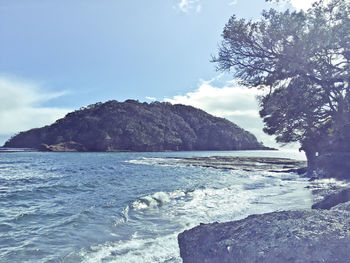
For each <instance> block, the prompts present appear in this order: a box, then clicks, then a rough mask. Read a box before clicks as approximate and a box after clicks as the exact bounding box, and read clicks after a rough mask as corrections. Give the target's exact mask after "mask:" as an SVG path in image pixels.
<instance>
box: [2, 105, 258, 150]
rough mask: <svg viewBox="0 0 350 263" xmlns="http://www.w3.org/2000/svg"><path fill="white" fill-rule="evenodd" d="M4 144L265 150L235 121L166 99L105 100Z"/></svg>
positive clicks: (49, 147) (60, 147)
mask: <svg viewBox="0 0 350 263" xmlns="http://www.w3.org/2000/svg"><path fill="white" fill-rule="evenodd" d="M4 147H14V148H18V147H20V148H35V149H39V150H48V151H180V150H181V151H188V150H252V149H265V147H264V146H263V145H262V144H261V143H259V142H258V141H257V139H256V138H255V136H254V135H253V134H251V133H249V132H247V131H245V130H243V129H242V128H240V127H238V126H237V125H236V124H234V123H232V122H230V121H228V120H226V119H223V118H217V117H214V116H212V115H210V114H208V113H206V112H204V111H202V110H200V109H196V108H194V107H190V106H184V105H179V104H178V105H172V104H170V103H160V102H153V103H150V104H148V103H139V102H138V101H134V100H127V101H125V102H117V101H108V102H106V103H96V104H93V105H90V106H87V107H84V108H81V109H80V110H77V111H74V112H71V113H69V114H67V115H66V116H65V117H64V118H62V119H59V120H57V121H56V122H55V123H54V124H52V125H50V126H45V127H43V128H37V129H32V130H29V131H25V132H21V133H19V134H18V135H16V136H14V137H12V138H11V139H10V140H9V141H7V142H6V143H5V145H4Z"/></svg>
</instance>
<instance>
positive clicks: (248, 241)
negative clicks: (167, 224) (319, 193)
mask: <svg viewBox="0 0 350 263" xmlns="http://www.w3.org/2000/svg"><path fill="white" fill-rule="evenodd" d="M349 224H350V212H348V211H343V210H332V211H328V210H309V211H282V212H274V213H268V214H262V215H251V216H249V217H247V218H246V219H243V220H239V221H234V222H228V223H213V224H201V225H200V226H198V227H195V228H193V229H190V230H187V231H185V232H183V233H181V234H179V236H178V241H179V246H180V254H181V257H182V259H183V262H184V263H197V262H198V263H234V262H237V263H245V262H246V263H248V262H249V263H282V262H283V263H284V262H298V263H310V262H315V263H316V262H333V263H337V262H339V263H344V262H350V259H349V251H350V228H349Z"/></svg>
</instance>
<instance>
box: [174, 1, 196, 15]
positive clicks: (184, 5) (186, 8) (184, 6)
mask: <svg viewBox="0 0 350 263" xmlns="http://www.w3.org/2000/svg"><path fill="white" fill-rule="evenodd" d="M178 8H179V9H180V10H181V11H182V12H184V13H188V12H190V11H195V12H197V13H198V12H200V11H201V8H202V7H201V4H200V0H180V2H179V3H178Z"/></svg>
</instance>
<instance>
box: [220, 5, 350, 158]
mask: <svg viewBox="0 0 350 263" xmlns="http://www.w3.org/2000/svg"><path fill="white" fill-rule="evenodd" d="M222 37H223V40H222V43H221V46H220V48H219V53H218V56H217V57H214V58H213V62H215V63H217V69H218V70H220V71H228V72H231V73H233V75H234V76H235V77H236V78H238V79H239V80H240V82H241V84H243V85H245V86H247V87H260V88H262V89H265V90H266V93H265V95H263V96H262V97H261V98H260V106H261V111H260V115H261V117H262V118H263V120H264V123H265V129H264V131H265V132H267V133H268V134H270V135H275V136H276V140H277V141H278V142H282V143H288V142H294V141H299V142H301V144H302V147H303V149H304V150H306V151H312V152H315V151H319V150H320V149H317V147H316V148H315V143H314V142H315V140H321V139H322V143H323V144H322V143H319V145H322V146H324V145H325V144H327V147H328V149H329V148H332V147H333V148H334V147H336V146H335V141H336V140H335V134H342V135H343V136H344V131H346V130H347V129H348V127H349V125H350V120H349V119H350V92H349V88H350V87H349V80H350V63H349V62H350V3H349V0H331V1H327V3H326V2H324V1H322V0H321V1H318V2H316V3H315V4H314V5H313V7H312V8H310V9H309V10H308V11H307V12H304V11H294V12H292V11H290V10H287V11H283V12H281V11H276V10H274V9H270V10H269V11H264V12H263V14H262V17H261V19H259V20H256V21H253V20H245V19H238V18H237V17H236V16H233V17H232V18H231V19H230V20H229V21H228V23H227V25H226V26H225V28H224V31H223V34H222ZM327 147H326V148H327ZM349 150H350V149H349Z"/></svg>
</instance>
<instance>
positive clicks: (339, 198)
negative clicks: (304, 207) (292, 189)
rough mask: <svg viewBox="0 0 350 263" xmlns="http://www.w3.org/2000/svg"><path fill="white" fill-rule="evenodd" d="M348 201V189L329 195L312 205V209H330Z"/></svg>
mask: <svg viewBox="0 0 350 263" xmlns="http://www.w3.org/2000/svg"><path fill="white" fill-rule="evenodd" d="M348 201H350V189H348V188H347V189H343V190H340V191H337V192H335V193H332V194H329V195H327V196H325V197H324V198H323V200H321V201H319V202H317V203H315V204H313V205H312V209H331V208H332V207H335V206H337V205H339V204H342V203H345V202H348Z"/></svg>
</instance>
